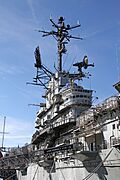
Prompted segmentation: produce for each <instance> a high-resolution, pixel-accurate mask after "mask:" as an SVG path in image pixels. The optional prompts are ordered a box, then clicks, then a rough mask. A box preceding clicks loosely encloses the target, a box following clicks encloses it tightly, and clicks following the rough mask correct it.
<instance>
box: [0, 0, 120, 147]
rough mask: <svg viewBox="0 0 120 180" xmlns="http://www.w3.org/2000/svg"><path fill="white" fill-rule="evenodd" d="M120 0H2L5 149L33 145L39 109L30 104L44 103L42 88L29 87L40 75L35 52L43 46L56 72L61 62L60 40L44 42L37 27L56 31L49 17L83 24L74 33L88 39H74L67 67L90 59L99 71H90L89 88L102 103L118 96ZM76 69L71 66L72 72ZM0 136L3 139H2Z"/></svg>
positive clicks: (0, 82) (0, 79)
mask: <svg viewBox="0 0 120 180" xmlns="http://www.w3.org/2000/svg"><path fill="white" fill-rule="evenodd" d="M119 7H120V1H119V0H114V1H113V0H101V1H99V0H69V1H68V0H66V1H65V0H61V1H58V0H51V1H48V0H20V1H18V0H10V1H8V0H4V1H3V0H0V131H2V125H3V118H4V116H6V118H7V119H6V131H7V132H9V134H6V135H5V142H4V145H5V146H17V145H18V144H19V145H20V146H21V145H24V144H25V143H26V142H30V139H31V136H32V133H33V132H34V131H35V129H34V122H35V116H36V111H37V110H38V108H37V107H32V106H28V104H29V103H40V102H42V99H41V96H42V93H43V90H42V89H41V88H39V87H33V86H26V82H27V81H32V78H33V77H34V76H35V70H34V49H35V48H36V46H37V45H39V46H40V49H41V56H42V61H43V62H44V65H47V67H48V68H49V69H53V66H52V64H54V62H55V63H56V59H57V53H56V42H55V40H54V39H52V38H50V37H47V38H45V39H44V38H42V37H41V34H40V33H37V32H36V31H35V29H46V30H49V29H50V28H51V24H50V22H49V17H50V16H52V18H53V19H54V20H55V21H57V18H58V17H59V16H61V15H62V16H64V17H65V20H66V23H67V24H69V23H70V24H72V25H74V24H76V22H77V20H79V21H80V23H81V27H80V28H79V29H77V30H74V31H73V34H76V35H80V36H81V37H83V38H84V40H83V41H77V40H72V41H71V43H70V44H69V45H67V48H68V52H67V55H66V57H65V56H64V60H65V65H64V68H65V69H67V70H68V67H70V66H71V64H72V62H75V61H79V60H81V59H82V58H83V57H84V55H87V56H88V58H89V61H90V62H91V63H92V62H94V63H95V68H91V69H90V70H89V72H90V73H91V74H92V77H91V79H90V80H87V79H86V80H83V82H82V83H83V84H84V85H85V87H88V88H89V87H90V86H91V87H92V89H94V90H95V91H96V93H94V94H93V96H98V97H99V100H98V101H102V100H103V99H105V98H107V97H109V96H111V95H114V94H116V93H117V92H116V91H115V90H114V88H113V87H112V85H113V84H114V83H116V82H117V81H118V80H119V74H120V12H119ZM73 71H75V68H71V72H73ZM0 137H1V135H0Z"/></svg>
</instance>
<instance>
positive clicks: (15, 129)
mask: <svg viewBox="0 0 120 180" xmlns="http://www.w3.org/2000/svg"><path fill="white" fill-rule="evenodd" d="M0 119H3V117H0ZM0 124H1V127H0V131H1V132H2V126H3V122H1V123H0ZM5 132H6V133H7V134H5V140H4V146H7V147H9V146H17V145H20V146H22V145H24V144H25V143H29V142H30V140H31V137H32V133H33V132H34V124H33V123H32V121H31V120H29V121H28V120H22V119H17V118H14V117H7V118H6V127H5ZM0 137H1V141H2V134H0Z"/></svg>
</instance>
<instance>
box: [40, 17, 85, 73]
mask: <svg viewBox="0 0 120 180" xmlns="http://www.w3.org/2000/svg"><path fill="white" fill-rule="evenodd" d="M50 22H51V23H52V26H53V27H54V28H55V29H56V31H54V30H52V31H41V30H39V31H38V32H42V33H43V37H45V36H49V35H52V36H53V37H54V38H55V39H56V41H57V49H58V50H57V51H58V68H57V70H58V72H59V73H61V72H62V55H63V54H65V53H66V52H67V49H66V47H65V45H66V44H68V42H69V41H70V39H71V38H73V39H82V38H80V37H75V36H72V35H70V34H69V30H71V29H74V28H77V27H80V24H77V25H76V26H70V25H69V24H67V25H65V22H64V18H63V17H62V16H61V17H60V18H59V19H58V23H57V24H56V23H55V22H54V21H53V20H52V18H50Z"/></svg>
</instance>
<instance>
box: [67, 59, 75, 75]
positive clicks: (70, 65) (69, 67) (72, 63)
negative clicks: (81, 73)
mask: <svg viewBox="0 0 120 180" xmlns="http://www.w3.org/2000/svg"><path fill="white" fill-rule="evenodd" d="M75 59H76V56H75V57H74V58H73V61H72V63H71V65H70V67H69V69H68V72H69V71H70V70H71V68H72V66H73V63H74V61H75Z"/></svg>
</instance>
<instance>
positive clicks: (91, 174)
mask: <svg viewBox="0 0 120 180" xmlns="http://www.w3.org/2000/svg"><path fill="white" fill-rule="evenodd" d="M112 150H113V148H111V150H110V151H109V152H108V154H107V155H106V157H105V158H104V160H103V161H101V162H100V163H99V164H98V166H97V167H95V169H93V171H92V172H91V173H90V174H88V175H87V176H86V177H85V178H83V179H82V180H88V179H90V178H91V177H92V176H93V174H94V173H96V172H97V171H98V170H99V169H100V167H101V166H102V164H103V163H104V162H105V161H106V159H107V158H108V156H109V155H110V154H111V152H112Z"/></svg>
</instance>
